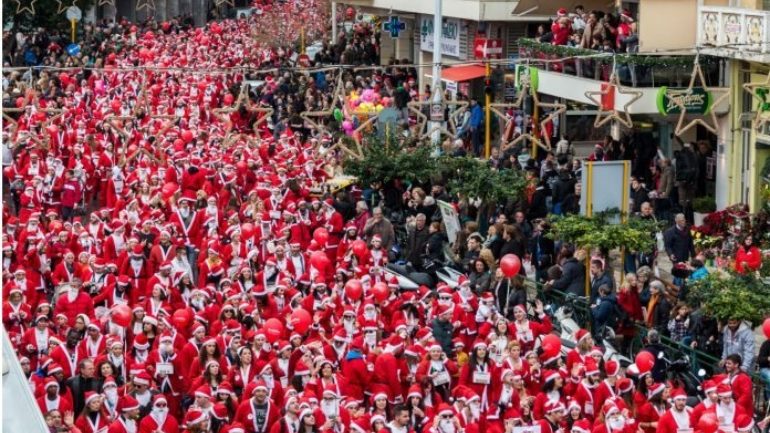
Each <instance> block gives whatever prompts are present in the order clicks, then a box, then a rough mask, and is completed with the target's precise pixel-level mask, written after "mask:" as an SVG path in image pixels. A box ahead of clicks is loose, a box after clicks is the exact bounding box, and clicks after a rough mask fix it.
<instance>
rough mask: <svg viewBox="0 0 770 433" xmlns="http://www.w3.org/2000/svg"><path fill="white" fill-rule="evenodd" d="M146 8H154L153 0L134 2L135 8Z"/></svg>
mask: <svg viewBox="0 0 770 433" xmlns="http://www.w3.org/2000/svg"><path fill="white" fill-rule="evenodd" d="M142 9H144V10H147V9H152V10H155V0H137V2H136V10H138V11H140V10H142Z"/></svg>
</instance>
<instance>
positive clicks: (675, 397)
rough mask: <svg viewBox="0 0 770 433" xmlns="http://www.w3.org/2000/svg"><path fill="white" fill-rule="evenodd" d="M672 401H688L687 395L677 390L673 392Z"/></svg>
mask: <svg viewBox="0 0 770 433" xmlns="http://www.w3.org/2000/svg"><path fill="white" fill-rule="evenodd" d="M671 399H672V400H687V393H685V392H684V391H683V390H681V389H675V390H674V391H673V392H671Z"/></svg>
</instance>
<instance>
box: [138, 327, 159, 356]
mask: <svg viewBox="0 0 770 433" xmlns="http://www.w3.org/2000/svg"><path fill="white" fill-rule="evenodd" d="M156 322H157V321H156ZM134 347H135V348H137V349H139V350H147V349H149V347H150V342H149V341H148V340H147V336H145V335H144V334H138V335H137V336H136V337H134Z"/></svg>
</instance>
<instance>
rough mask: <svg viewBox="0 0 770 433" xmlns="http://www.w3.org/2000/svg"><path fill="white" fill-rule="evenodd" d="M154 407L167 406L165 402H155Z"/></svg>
mask: <svg viewBox="0 0 770 433" xmlns="http://www.w3.org/2000/svg"><path fill="white" fill-rule="evenodd" d="M155 407H168V405H167V404H166V403H157V404H156V405H155Z"/></svg>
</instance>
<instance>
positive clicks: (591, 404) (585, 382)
mask: <svg viewBox="0 0 770 433" xmlns="http://www.w3.org/2000/svg"><path fill="white" fill-rule="evenodd" d="M599 374H600V371H599V367H598V366H597V365H596V362H595V361H594V360H593V359H592V358H589V359H588V360H586V364H585V377H584V378H583V379H582V380H581V381H580V382H579V383H578V384H577V387H576V389H575V393H574V399H575V402H576V403H577V405H578V406H579V407H580V411H581V412H582V413H583V414H584V415H585V417H586V418H588V420H589V421H591V422H593V420H594V418H595V417H596V415H598V413H597V412H598V410H599V406H600V405H601V402H603V401H604V400H601V401H600V400H596V399H595V398H594V393H595V392H596V388H597V387H598V386H599V382H600V380H601V377H600V375H599Z"/></svg>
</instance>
